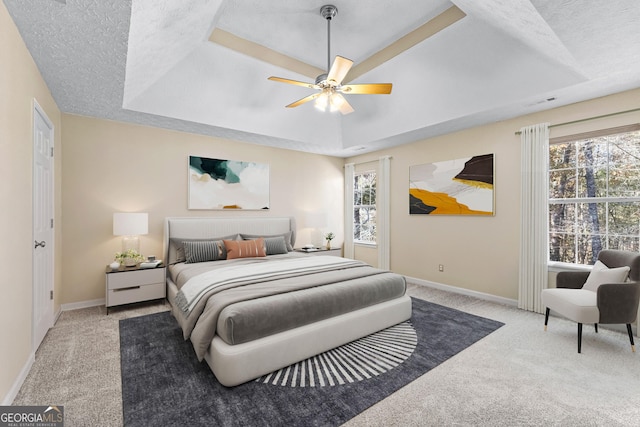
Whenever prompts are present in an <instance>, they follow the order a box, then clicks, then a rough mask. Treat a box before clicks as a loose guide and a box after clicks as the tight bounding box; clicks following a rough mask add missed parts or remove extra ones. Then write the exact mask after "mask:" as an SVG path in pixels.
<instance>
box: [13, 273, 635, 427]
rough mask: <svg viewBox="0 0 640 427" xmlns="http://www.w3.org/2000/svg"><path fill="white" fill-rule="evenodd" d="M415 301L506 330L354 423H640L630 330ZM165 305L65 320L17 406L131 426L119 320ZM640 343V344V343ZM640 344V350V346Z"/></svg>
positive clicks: (71, 314)
mask: <svg viewBox="0 0 640 427" xmlns="http://www.w3.org/2000/svg"><path fill="white" fill-rule="evenodd" d="M409 294H410V295H412V296H415V297H418V298H422V299H425V300H428V301H431V302H435V303H438V304H442V305H445V306H448V307H452V308H456V309H459V310H462V311H466V312H468V313H472V314H476V315H479V316H484V317H488V318H492V319H495V320H498V321H501V322H504V323H505V326H503V327H502V328H500V329H498V330H497V331H496V332H494V333H492V334H491V335H489V336H488V337H486V338H484V339H483V340H481V341H480V342H478V343H476V344H474V345H473V346H471V347H469V348H467V349H466V350H464V351H462V352H461V353H459V354H458V355H456V356H454V357H453V358H451V359H449V360H448V361H446V362H444V363H443V364H441V365H439V366H438V367H436V368H435V369H433V370H431V371H429V372H428V373H427V374H425V375H424V376H422V377H421V378H419V379H418V380H416V381H414V382H413V383H411V384H409V385H407V386H406V387H404V388H403V389H401V390H400V391H399V392H397V393H395V394H393V395H391V396H390V397H389V398H387V399H385V400H383V401H381V402H380V403H378V404H376V405H375V406H373V407H371V408H369V409H368V410H367V411H365V412H363V413H361V414H360V415H358V416H357V417H355V418H353V419H352V420H351V421H349V422H348V423H347V424H346V425H348V426H352V427H353V426H403V427H404V426H443V425H445V426H447V425H462V426H472V425H473V426H516V425H531V426H534V425H535V426H541V425H544V426H551V425H557V426H636V425H638V424H639V422H640V353H632V352H631V349H630V346H629V342H628V337H627V336H626V334H625V333H621V332H616V331H611V330H606V329H604V328H601V329H600V332H599V333H598V334H595V333H594V332H593V328H591V327H588V326H586V327H585V331H584V337H583V344H582V346H583V347H582V351H583V353H582V354H577V352H576V324H575V323H572V322H569V321H565V320H562V319H557V318H551V319H550V321H549V323H550V325H549V330H548V332H543V317H542V316H541V315H538V314H534V313H528V312H524V311H521V310H518V309H515V308H513V307H507V306H503V305H500V304H495V303H491V302H487V301H483V300H479V299H476V298H472V297H467V296H462V295H458V294H453V293H449V292H443V291H439V290H435V289H430V288H426V287H422V286H416V285H411V286H410V287H409ZM167 309H168V306H166V305H164V304H161V303H152V304H142V305H135V306H128V307H124V308H116V309H113V310H111V311H110V314H109V316H106V312H105V309H104V307H95V308H88V309H82V310H75V311H68V312H64V313H62V315H61V317H60V319H59V320H58V322H57V323H56V325H55V326H54V327H53V328H52V329H51V330H50V331H49V333H48V334H47V336H46V338H45V340H44V342H43V343H42V345H41V347H40V349H39V350H38V352H37V354H36V361H35V363H34V365H33V368H32V370H31V372H30V373H29V375H28V377H27V379H26V380H25V383H24V385H23V386H22V388H21V390H20V392H19V394H18V396H17V397H16V399H15V401H14V405H50V404H57V405H64V407H65V415H66V417H65V418H66V420H65V421H66V423H65V425H66V426H68V427H70V426H98V425H99V426H119V425H122V399H121V388H120V387H121V384H120V360H119V359H120V351H119V339H118V320H119V319H122V318H126V317H134V316H140V315H144V314H148V313H153V312H157V311H162V310H167ZM639 344H640V343H639ZM639 347H640V345H639Z"/></svg>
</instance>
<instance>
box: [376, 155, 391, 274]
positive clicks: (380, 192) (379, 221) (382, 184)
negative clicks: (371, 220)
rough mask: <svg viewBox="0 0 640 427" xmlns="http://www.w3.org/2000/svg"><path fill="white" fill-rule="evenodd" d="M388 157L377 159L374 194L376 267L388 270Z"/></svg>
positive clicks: (389, 165)
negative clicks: (375, 191)
mask: <svg viewBox="0 0 640 427" xmlns="http://www.w3.org/2000/svg"><path fill="white" fill-rule="evenodd" d="M390 159H391V158H390V157H389V156H386V157H380V159H378V176H377V181H378V182H377V194H376V205H377V206H376V217H377V218H376V246H377V247H378V268H380V269H382V270H389V268H390V250H389V196H390V192H389V191H390V190H389V185H390V183H389V180H390V178H389V177H390V175H391V173H390V172H391V162H390Z"/></svg>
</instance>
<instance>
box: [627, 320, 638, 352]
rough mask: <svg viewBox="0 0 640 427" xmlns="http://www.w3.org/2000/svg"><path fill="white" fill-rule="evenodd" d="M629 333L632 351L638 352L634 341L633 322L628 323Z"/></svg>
mask: <svg viewBox="0 0 640 427" xmlns="http://www.w3.org/2000/svg"><path fill="white" fill-rule="evenodd" d="M627 333H628V334H629V341H631V351H633V352H634V353H635V352H636V346H635V344H634V343H633V331H632V330H631V324H630V323H627Z"/></svg>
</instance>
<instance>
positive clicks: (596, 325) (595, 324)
mask: <svg viewBox="0 0 640 427" xmlns="http://www.w3.org/2000/svg"><path fill="white" fill-rule="evenodd" d="M593 326H595V327H596V334H597V333H598V324H597V323H594V324H593Z"/></svg>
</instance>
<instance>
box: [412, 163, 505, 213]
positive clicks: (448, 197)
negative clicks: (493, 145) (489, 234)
mask: <svg viewBox="0 0 640 427" xmlns="http://www.w3.org/2000/svg"><path fill="white" fill-rule="evenodd" d="M493 178H494V162H493V154H485V155H481V156H473V157H466V158H461V159H456V160H448V161H443V162H435V163H427V164H422V165H414V166H411V167H410V168H409V213H410V214H423V215H494V197H493V196H494V194H493Z"/></svg>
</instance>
